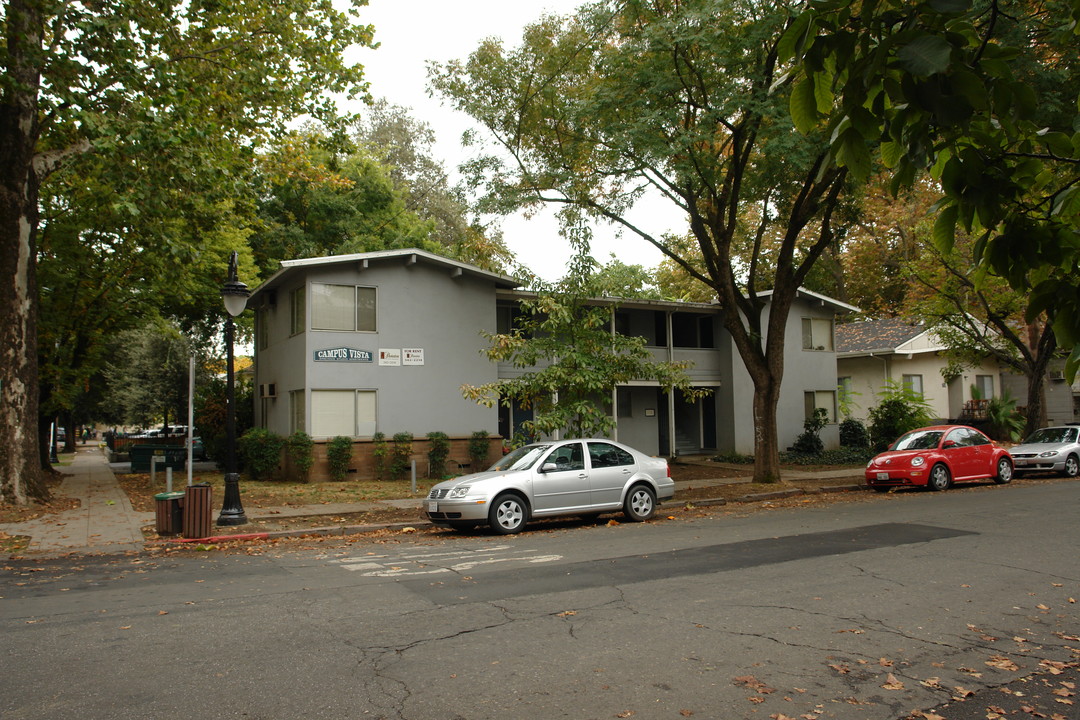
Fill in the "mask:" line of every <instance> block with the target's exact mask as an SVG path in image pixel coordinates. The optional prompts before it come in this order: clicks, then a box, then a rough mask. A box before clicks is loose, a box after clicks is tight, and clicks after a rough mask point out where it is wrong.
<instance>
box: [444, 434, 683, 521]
mask: <svg viewBox="0 0 1080 720" xmlns="http://www.w3.org/2000/svg"><path fill="white" fill-rule="evenodd" d="M674 496H675V483H674V482H673V481H672V479H671V473H670V471H669V469H668V464H667V460H665V459H663V458H655V457H650V456H648V455H645V454H644V453H641V452H638V451H637V450H634V449H633V448H630V447H627V446H626V445H622V444H620V443H617V442H613V441H611V440H598V439H592V440H589V439H579V440H559V441H551V442H539V443H533V444H532V445H525V446H523V447H519V448H518V449H516V450H513V451H511V452H510V453H509V454H508V455H506V456H504V457H503V458H502V459H501V460H499V461H498V462H497V463H495V464H494V465H492V466H491V467H490V468H488V469H487V470H485V471H484V472H479V473H473V474H471V475H464V476H462V477H459V478H454V479H453V480H446V481H444V482H441V483H439V484H437V485H436V486H435V487H433V488H432V489H431V493H430V494H429V495H428V497H427V500H426V501H425V503H424V513H425V514H426V515H427V517H428V519H430V520H431V521H432V522H433V523H435V524H436V525H447V526H449V527H452V528H455V529H458V530H465V529H469V528H473V527H475V526H477V525H479V524H482V523H486V524H487V525H490V526H491V529H492V530H494V531H495V532H497V533H500V534H504V535H505V534H509V533H516V532H521V530H522V529H524V527H525V525H526V523H528V522H529V520H530V519H532V518H540V517H554V516H560V515H598V514H600V513H602V512H611V511H617V510H621V511H622V512H623V513H624V514H625V515H626V517H627V518H629V519H630V520H633V521H636V522H640V521H642V520H648V519H649V518H650V517H652V516H653V514H654V513H655V512H656V505H657V501H658V500H666V499H668V498H672V497H674Z"/></svg>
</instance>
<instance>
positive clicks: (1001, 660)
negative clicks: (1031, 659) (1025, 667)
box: [986, 655, 1020, 671]
mask: <svg viewBox="0 0 1080 720" xmlns="http://www.w3.org/2000/svg"><path fill="white" fill-rule="evenodd" d="M986 664H987V665H989V666H990V667H992V668H997V669H998V670H1010V671H1016V670H1019V669H1020V667H1019V666H1018V665H1017V664H1016V663H1014V662H1013V661H1012V660H1010V659H1009V658H1007V657H1004V656H1002V655H991V656H990V659H989V660H987V661H986Z"/></svg>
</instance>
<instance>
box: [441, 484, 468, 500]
mask: <svg viewBox="0 0 1080 720" xmlns="http://www.w3.org/2000/svg"><path fill="white" fill-rule="evenodd" d="M468 494H469V486H468V485H459V486H458V487H456V488H454V489H453V490H451V491H450V492H449V493H447V494H446V496H447V497H452V498H463V497H465V496H466V495H468Z"/></svg>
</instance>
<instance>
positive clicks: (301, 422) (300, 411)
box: [289, 390, 307, 433]
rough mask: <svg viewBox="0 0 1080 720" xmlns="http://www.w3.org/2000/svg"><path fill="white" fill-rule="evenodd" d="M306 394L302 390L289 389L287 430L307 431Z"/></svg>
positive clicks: (292, 431) (291, 431)
mask: <svg viewBox="0 0 1080 720" xmlns="http://www.w3.org/2000/svg"><path fill="white" fill-rule="evenodd" d="M306 403H307V395H306V393H305V392H304V390H290V391H289V432H290V433H294V432H301V431H302V432H307V412H306V411H307V404H306Z"/></svg>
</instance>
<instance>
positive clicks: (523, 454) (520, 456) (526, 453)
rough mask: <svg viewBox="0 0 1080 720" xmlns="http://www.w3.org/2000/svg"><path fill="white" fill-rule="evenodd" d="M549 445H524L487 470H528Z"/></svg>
mask: <svg viewBox="0 0 1080 720" xmlns="http://www.w3.org/2000/svg"><path fill="white" fill-rule="evenodd" d="M550 447H551V446H550V445H526V446H524V447H519V448H518V449H517V450H513V451H511V452H510V453H508V454H507V455H506V456H505V457H504V458H503V459H502V460H500V461H499V462H497V463H495V464H494V465H492V466H491V467H489V468H488V470H489V471H494V472H507V471H509V470H528V469H529V468H531V467H532V466H533V465H535V464H536V461H537V460H539V459H540V456H541V455H543V454H544V453H545V452H546V451H547V449H548V448H550Z"/></svg>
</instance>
